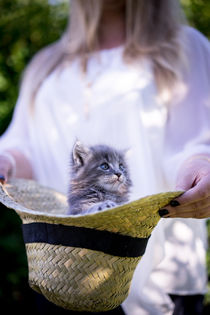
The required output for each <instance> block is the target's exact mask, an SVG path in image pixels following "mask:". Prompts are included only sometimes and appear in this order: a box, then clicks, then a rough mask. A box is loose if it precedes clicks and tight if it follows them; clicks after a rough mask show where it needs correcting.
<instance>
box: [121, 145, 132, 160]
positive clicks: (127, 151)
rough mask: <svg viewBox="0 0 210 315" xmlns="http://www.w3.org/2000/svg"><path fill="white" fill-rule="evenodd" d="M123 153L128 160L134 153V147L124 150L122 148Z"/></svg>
mask: <svg viewBox="0 0 210 315" xmlns="http://www.w3.org/2000/svg"><path fill="white" fill-rule="evenodd" d="M122 154H123V156H124V158H125V159H126V160H127V159H129V157H130V156H131V154H132V149H131V148H127V149H124V150H122Z"/></svg>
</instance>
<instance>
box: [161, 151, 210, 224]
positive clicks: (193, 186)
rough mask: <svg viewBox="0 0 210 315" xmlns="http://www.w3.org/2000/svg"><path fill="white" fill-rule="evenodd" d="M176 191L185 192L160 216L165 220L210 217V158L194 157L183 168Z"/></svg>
mask: <svg viewBox="0 0 210 315" xmlns="http://www.w3.org/2000/svg"><path fill="white" fill-rule="evenodd" d="M176 190H178V191H185V192H184V194H182V195H181V196H180V197H178V198H176V199H175V200H173V201H171V202H170V204H169V205H168V206H166V207H165V208H164V209H161V210H159V214H160V216H161V217H164V218H176V217H179V218H197V219H203V218H208V217H210V157H208V156H204V155H198V156H193V157H191V158H190V159H188V160H186V161H185V162H184V163H183V165H182V166H181V168H180V170H179V172H178V176H177V184H176Z"/></svg>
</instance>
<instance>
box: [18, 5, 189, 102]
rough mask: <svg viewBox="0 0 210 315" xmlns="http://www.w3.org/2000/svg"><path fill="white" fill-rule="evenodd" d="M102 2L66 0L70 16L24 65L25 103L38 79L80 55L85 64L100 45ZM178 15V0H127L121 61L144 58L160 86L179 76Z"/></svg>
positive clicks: (39, 82) (179, 15) (41, 79)
mask: <svg viewBox="0 0 210 315" xmlns="http://www.w3.org/2000/svg"><path fill="white" fill-rule="evenodd" d="M103 1H106V0H70V14H69V16H70V19H69V23H68V25H67V28H66V30H65V32H64V33H63V35H62V37H61V38H60V39H59V40H58V41H57V42H55V43H53V44H51V45H49V46H47V47H46V48H44V49H42V50H41V51H40V52H39V53H38V54H36V56H35V57H34V58H33V59H32V61H31V63H30V64H29V66H28V67H27V68H26V71H25V74H24V77H23V84H22V87H23V89H25V91H26V92H27V94H28V96H29V99H30V102H31V101H32V99H34V97H35V95H36V93H37V91H38V89H39V87H40V85H41V84H42V82H43V80H44V79H45V78H46V77H47V76H48V75H49V74H50V73H51V72H52V71H53V70H54V69H55V68H56V67H58V66H59V65H61V64H62V63H63V62H64V61H66V60H70V61H72V60H74V59H75V58H77V57H79V58H80V59H81V64H82V65H83V68H85V66H86V65H87V63H88V59H89V56H90V55H91V53H92V52H93V51H95V50H97V49H98V48H99V26H100V19H101V15H102V10H103ZM183 20H184V19H183V15H182V11H181V9H180V5H179V1H178V0H149V1H145V0H126V39H125V44H124V59H125V62H134V61H136V60H139V59H140V58H149V59H150V60H151V62H152V65H153V71H154V76H155V79H156V82H157V85H158V87H159V89H160V90H161V88H162V87H165V86H166V87H171V86H172V85H173V83H174V82H175V81H176V80H178V77H179V72H178V71H177V69H179V65H180V63H181V50H182V49H181V44H180V26H181V24H182V22H183Z"/></svg>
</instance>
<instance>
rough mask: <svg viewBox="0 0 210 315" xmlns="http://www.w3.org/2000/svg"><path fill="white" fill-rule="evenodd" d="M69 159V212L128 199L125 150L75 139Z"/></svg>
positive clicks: (82, 211)
mask: <svg viewBox="0 0 210 315" xmlns="http://www.w3.org/2000/svg"><path fill="white" fill-rule="evenodd" d="M71 160H72V161H71V162H72V163H71V164H72V165H71V181H70V188H69V195H68V203H69V214H84V213H92V212H97V211H100V210H104V209H107V208H111V207H114V206H116V205H119V204H123V203H125V202H127V201H128V198H129V191H130V188H131V180H130V176H129V173H128V167H127V164H126V161H125V153H123V152H121V151H117V150H115V149H113V148H111V147H109V146H105V145H96V146H93V147H85V146H84V145H82V144H81V143H80V142H78V141H77V142H76V143H75V145H74V147H73V150H72V159H71Z"/></svg>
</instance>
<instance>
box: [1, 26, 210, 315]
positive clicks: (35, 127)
mask: <svg viewBox="0 0 210 315" xmlns="http://www.w3.org/2000/svg"><path fill="white" fill-rule="evenodd" d="M185 33H186V38H187V40H188V42H187V45H186V46H187V54H188V55H187V60H188V68H187V69H188V72H187V71H185V72H184V81H183V82H182V84H181V83H180V84H179V85H178V86H177V89H176V94H175V95H174V97H173V98H172V101H171V103H170V105H169V106H168V107H166V106H165V105H164V104H163V102H162V101H161V99H160V98H158V97H157V89H156V85H155V82H154V77H153V74H152V69H151V65H150V63H149V61H146V60H145V61H144V62H140V63H138V64H135V65H131V64H125V63H124V62H123V59H122V51H123V47H118V48H114V49H109V50H103V51H100V52H99V53H97V54H95V55H94V56H92V58H91V59H90V62H89V65H88V71H87V74H86V75H83V74H82V73H81V71H80V64H79V61H78V60H76V61H74V62H73V63H71V64H67V65H66V66H65V67H64V68H62V69H57V70H55V71H53V72H52V73H51V74H50V75H49V76H48V78H47V79H45V81H44V82H43V84H42V85H41V87H40V89H39V91H38V93H37V95H36V99H35V104H34V111H33V113H31V111H30V108H29V107H30V106H29V104H28V103H27V96H26V95H24V93H20V95H19V98H18V102H17V105H16V108H15V111H14V115H13V119H12V121H11V124H10V125H9V127H8V129H7V131H6V132H5V133H4V135H3V136H2V137H1V139H0V151H1V152H2V151H4V150H6V149H8V148H17V149H18V150H20V151H21V152H23V153H24V154H25V155H26V156H27V157H28V159H29V160H30V161H31V164H32V166H33V170H34V175H35V179H36V180H37V181H38V182H40V183H41V184H44V185H46V186H49V187H52V188H54V189H57V190H58V191H61V192H63V193H67V191H68V182H69V176H70V175H69V157H70V152H71V148H72V146H73V143H74V142H75V140H76V139H79V140H80V141H82V142H84V143H85V144H86V145H94V144H99V143H100V144H103V143H104V144H108V145H112V146H114V147H117V148H122V149H129V156H128V163H129V167H130V172H131V178H132V181H133V191H132V194H131V199H132V200H133V199H137V198H140V197H142V196H145V195H149V194H154V193H159V192H163V191H169V190H174V189H175V180H176V174H177V171H178V168H179V166H180V164H181V163H182V162H183V161H184V160H185V159H186V158H187V157H189V156H191V155H193V154H196V153H208V154H210V46H209V42H208V40H207V39H206V38H205V37H204V36H203V35H201V34H200V33H199V32H198V31H196V30H194V29H192V28H189V27H186V28H185ZM205 224H206V222H205V220H195V219H161V220H160V222H159V223H158V225H157V227H156V228H155V229H154V231H153V233H152V236H151V238H150V240H149V243H148V247H147V250H146V253H145V255H144V257H143V258H142V260H141V261H140V263H139V265H138V267H137V269H136V272H135V274H134V278H133V281H132V285H131V290H130V295H129V297H128V298H127V299H126V301H125V302H124V303H123V308H124V311H125V312H126V314H128V315H144V314H148V315H153V314H154V315H158V314H160V315H161V314H172V310H173V303H172V302H171V300H170V299H169V297H168V296H167V294H166V293H174V294H180V295H182V294H184V295H185V294H202V293H203V294H204V293H205V292H206V269H205V251H206V228H205Z"/></svg>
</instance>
